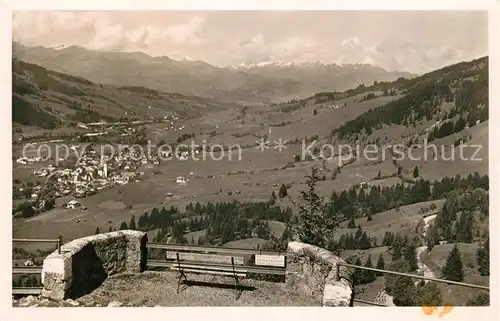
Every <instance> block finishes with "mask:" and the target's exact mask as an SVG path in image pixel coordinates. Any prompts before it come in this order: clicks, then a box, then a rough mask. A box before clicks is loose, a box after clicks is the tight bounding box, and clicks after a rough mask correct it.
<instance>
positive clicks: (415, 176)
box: [413, 166, 420, 178]
mask: <svg viewBox="0 0 500 321" xmlns="http://www.w3.org/2000/svg"><path fill="white" fill-rule="evenodd" d="M419 176H420V173H419V170H418V166H415V168H414V169H413V177H414V178H417V177H419Z"/></svg>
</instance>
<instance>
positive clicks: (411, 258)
mask: <svg viewBox="0 0 500 321" xmlns="http://www.w3.org/2000/svg"><path fill="white" fill-rule="evenodd" d="M405 260H406V261H407V262H408V266H409V268H410V271H416V270H417V269H418V261H417V252H416V249H415V245H413V244H411V243H410V244H409V245H408V246H407V247H406V249H405Z"/></svg>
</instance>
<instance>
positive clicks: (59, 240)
mask: <svg viewBox="0 0 500 321" xmlns="http://www.w3.org/2000/svg"><path fill="white" fill-rule="evenodd" d="M57 254H61V239H60V238H57Z"/></svg>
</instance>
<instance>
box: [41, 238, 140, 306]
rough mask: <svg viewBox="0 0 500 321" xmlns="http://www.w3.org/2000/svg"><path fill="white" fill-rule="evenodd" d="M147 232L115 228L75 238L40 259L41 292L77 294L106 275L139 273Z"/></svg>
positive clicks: (55, 295) (58, 295)
mask: <svg viewBox="0 0 500 321" xmlns="http://www.w3.org/2000/svg"><path fill="white" fill-rule="evenodd" d="M146 242H147V238H146V233H143V232H139V231H129V230H126V231H117V232H111V233H106V234H98V235H92V236H89V237H84V238H80V239H76V240H74V241H72V242H70V243H67V244H64V245H63V246H62V247H61V253H60V254H59V253H57V251H55V252H54V253H52V254H50V255H49V256H48V257H47V258H46V259H45V260H44V262H43V268H42V283H43V290H42V296H44V297H48V298H51V299H55V300H62V299H66V298H68V297H71V298H77V297H79V296H82V295H85V294H87V293H89V292H91V291H92V290H93V289H95V288H96V287H98V286H99V285H100V284H102V282H104V280H105V279H106V277H107V276H109V275H113V274H116V273H124V272H128V273H139V272H142V271H143V270H144V269H145V266H146V260H147V257H146V254H147V252H146Z"/></svg>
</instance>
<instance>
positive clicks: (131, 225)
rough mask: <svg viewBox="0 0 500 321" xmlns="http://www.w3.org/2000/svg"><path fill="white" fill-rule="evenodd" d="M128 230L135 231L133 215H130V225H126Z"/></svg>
mask: <svg viewBox="0 0 500 321" xmlns="http://www.w3.org/2000/svg"><path fill="white" fill-rule="evenodd" d="M128 229H129V230H135V229H136V227H135V215H132V217H131V218H130V224H129V225H128Z"/></svg>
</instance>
